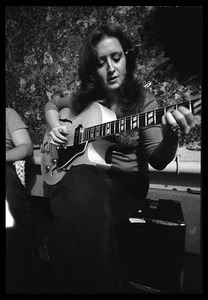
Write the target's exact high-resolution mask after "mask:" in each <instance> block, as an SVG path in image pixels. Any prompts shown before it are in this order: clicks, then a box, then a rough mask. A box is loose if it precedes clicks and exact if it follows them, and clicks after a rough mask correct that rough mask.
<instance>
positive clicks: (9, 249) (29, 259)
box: [6, 164, 37, 294]
mask: <svg viewBox="0 0 208 300" xmlns="http://www.w3.org/2000/svg"><path fill="white" fill-rule="evenodd" d="M6 200H7V202H8V208H9V210H10V213H11V215H12V217H13V218H14V226H13V227H9V228H6V293H8V294H17V293H18V294H25V293H33V292H34V293H35V292H36V290H37V289H36V288H37V285H36V284H37V275H36V266H35V261H34V253H33V246H32V225H31V214H30V205H29V202H28V200H27V196H26V191H25V187H24V186H23V185H22V183H21V182H20V179H19V177H18V176H17V174H16V171H15V169H14V168H13V167H12V166H11V165H9V164H7V165H6Z"/></svg>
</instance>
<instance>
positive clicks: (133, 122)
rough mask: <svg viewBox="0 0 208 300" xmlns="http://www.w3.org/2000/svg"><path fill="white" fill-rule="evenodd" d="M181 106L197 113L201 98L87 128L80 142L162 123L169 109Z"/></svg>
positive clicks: (199, 109)
mask: <svg viewBox="0 0 208 300" xmlns="http://www.w3.org/2000/svg"><path fill="white" fill-rule="evenodd" d="M179 106H184V107H186V108H188V109H189V110H190V111H191V112H192V114H193V115H196V114H198V113H199V112H200V111H201V98H197V99H192V100H190V101H185V102H182V103H179V104H174V105H169V106H165V107H162V108H158V109H156V110H153V111H149V112H144V113H139V114H135V115H131V116H127V117H124V118H119V119H117V120H114V121H110V122H106V123H102V124H99V125H96V126H92V127H88V128H85V129H84V130H83V132H82V134H81V135H79V139H78V140H79V141H78V143H79V144H80V143H83V142H87V141H93V140H96V139H100V138H104V137H107V136H111V135H115V134H119V133H121V132H123V131H128V130H134V129H137V128H142V127H147V126H152V125H156V124H161V120H162V116H163V115H164V114H165V113H166V112H167V111H173V110H175V109H177V108H178V107H179Z"/></svg>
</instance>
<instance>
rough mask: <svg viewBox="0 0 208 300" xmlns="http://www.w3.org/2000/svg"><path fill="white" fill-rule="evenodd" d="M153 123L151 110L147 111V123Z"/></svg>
mask: <svg viewBox="0 0 208 300" xmlns="http://www.w3.org/2000/svg"><path fill="white" fill-rule="evenodd" d="M152 123H153V112H152V111H151V112H149V113H148V125H151V124H152Z"/></svg>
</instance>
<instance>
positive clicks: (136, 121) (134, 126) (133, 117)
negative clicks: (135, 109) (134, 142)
mask: <svg viewBox="0 0 208 300" xmlns="http://www.w3.org/2000/svg"><path fill="white" fill-rule="evenodd" d="M138 120H139V116H138V115H137V116H132V129H135V128H137V127H139V126H138Z"/></svg>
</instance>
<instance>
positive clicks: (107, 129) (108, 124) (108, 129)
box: [106, 123, 110, 135]
mask: <svg viewBox="0 0 208 300" xmlns="http://www.w3.org/2000/svg"><path fill="white" fill-rule="evenodd" d="M106 135H110V123H106Z"/></svg>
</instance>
